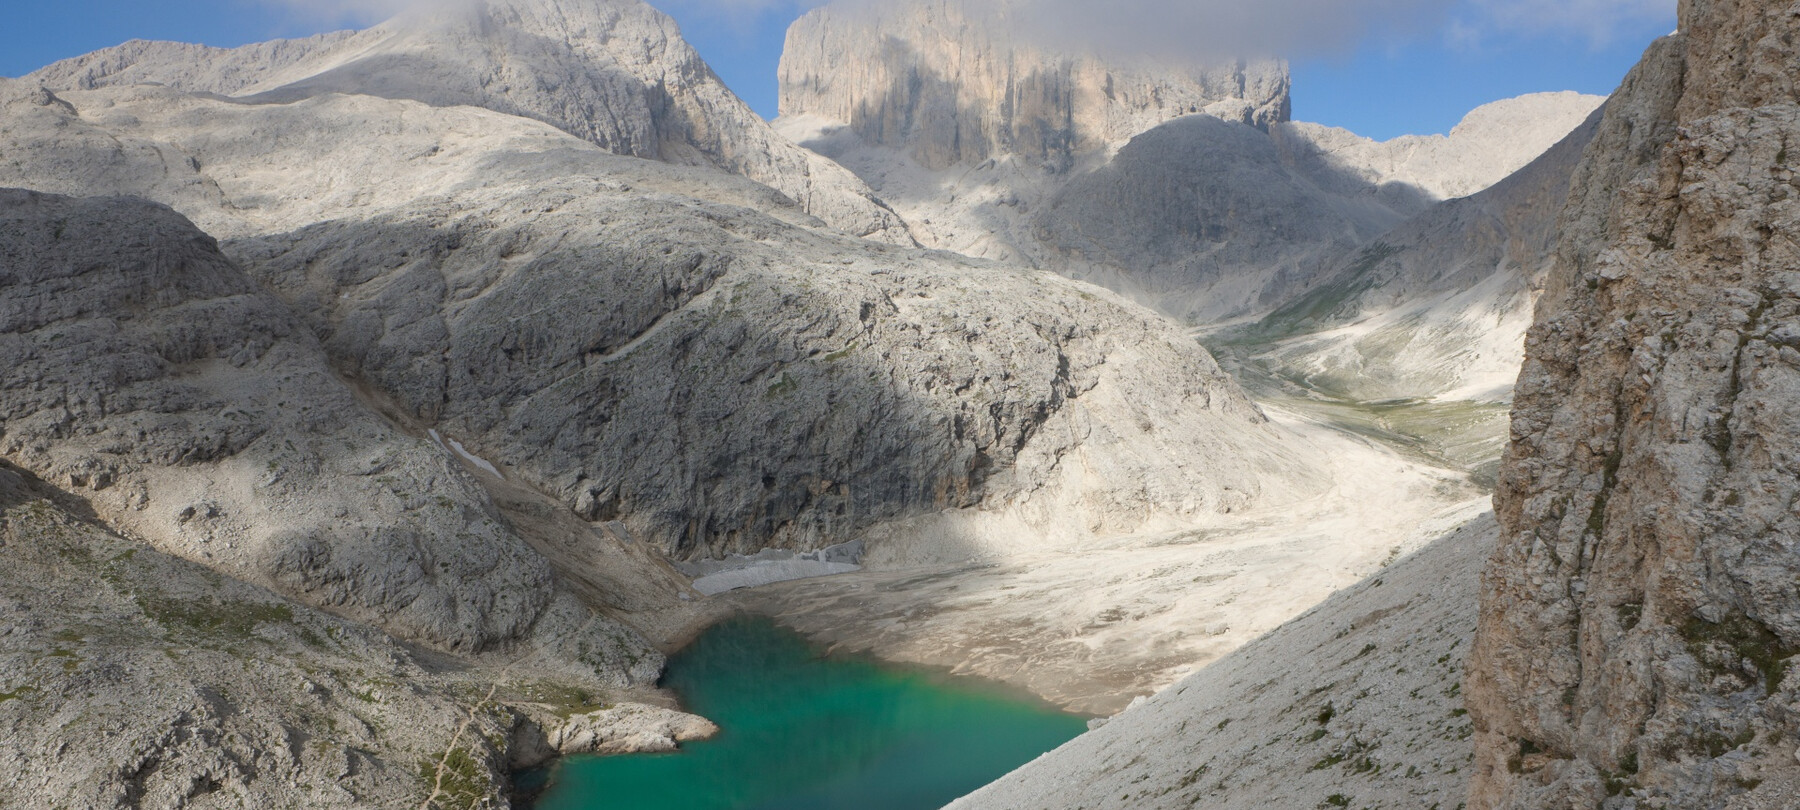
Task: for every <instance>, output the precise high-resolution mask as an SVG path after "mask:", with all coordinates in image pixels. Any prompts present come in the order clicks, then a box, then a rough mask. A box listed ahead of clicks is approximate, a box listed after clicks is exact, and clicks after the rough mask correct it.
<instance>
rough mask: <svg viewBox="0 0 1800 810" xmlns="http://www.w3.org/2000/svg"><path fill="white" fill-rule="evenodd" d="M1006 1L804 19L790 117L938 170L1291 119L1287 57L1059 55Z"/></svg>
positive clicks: (790, 72) (792, 40)
mask: <svg viewBox="0 0 1800 810" xmlns="http://www.w3.org/2000/svg"><path fill="white" fill-rule="evenodd" d="M1008 10H1009V6H1008V4H1005V3H1001V4H993V3H986V4H984V3H974V2H968V0H921V2H909V3H901V4H892V5H888V4H881V5H877V4H860V5H857V4H839V5H836V6H826V7H823V8H818V9H814V10H812V11H810V12H808V13H807V14H806V15H805V16H803V17H801V18H800V19H799V20H798V21H796V22H795V23H794V24H793V25H792V26H791V27H790V28H789V29H788V33H787V42H786V46H785V47H784V48H783V50H782V54H781V65H780V69H779V74H778V75H779V81H780V87H781V115H782V116H783V117H805V116H813V117H817V118H821V119H825V120H831V121H838V122H842V123H843V124H845V125H846V126H847V127H848V129H849V131H850V132H852V133H854V134H855V135H856V136H858V137H859V138H860V139H862V140H863V141H864V142H866V143H869V144H872V145H878V146H886V147H890V148H893V149H897V150H900V151H903V152H905V153H906V154H907V155H908V156H910V157H911V158H912V159H913V160H914V161H916V162H917V163H918V164H919V165H920V166H923V167H924V168H926V169H929V170H941V169H946V168H949V167H951V166H954V165H957V164H965V165H970V166H973V165H975V164H979V163H981V162H982V161H985V160H988V159H990V158H1001V157H1005V156H1016V157H1018V158H1019V159H1021V160H1023V161H1025V162H1026V163H1029V164H1031V165H1034V166H1043V167H1045V168H1046V169H1048V170H1050V171H1053V172H1054V171H1063V170H1066V169H1068V168H1069V167H1070V166H1071V165H1072V163H1073V161H1074V159H1075V157H1076V156H1077V155H1079V154H1081V153H1084V152H1090V151H1093V150H1095V149H1099V148H1103V147H1105V146H1107V145H1109V144H1115V143H1118V142H1121V141H1124V140H1126V139H1129V138H1130V137H1132V136H1133V135H1136V134H1137V133H1139V132H1143V131H1144V130H1146V129H1149V128H1151V127H1153V126H1155V125H1157V124H1160V123H1162V122H1164V121H1168V120H1170V119H1172V118H1176V117H1179V116H1182V115H1187V114H1191V113H1197V112H1201V111H1206V112H1208V113H1209V114H1212V115H1215V116H1218V117H1220V118H1223V119H1227V120H1233V121H1239V122H1242V123H1245V124H1249V125H1252V126H1256V127H1260V128H1262V129H1265V130H1266V129H1267V128H1268V127H1269V126H1270V125H1272V124H1275V123H1277V122H1280V121H1285V120H1287V105H1288V76H1287V66H1286V64H1285V63H1282V62H1279V61H1273V60H1265V61H1259V62H1250V63H1236V64H1232V63H1226V64H1220V65H1217V66H1211V67H1200V68H1196V67H1186V66H1171V65H1162V66H1149V65H1146V66H1129V65H1120V64H1109V63H1108V62H1107V61H1106V60H1103V59H1100V58H1097V57H1092V56H1082V55H1069V54H1063V53H1058V52H1054V51H1048V50H1046V49H1045V48H1043V47H1042V46H1040V45H1037V44H1035V43H1033V42H1032V41H1030V40H1029V39H1027V38H1025V37H1023V36H1021V35H1019V34H1018V33H1017V32H1014V31H1012V30H1011V28H1010V27H1009V26H1008V25H1007V24H1006V23H1005V21H1004V20H1005V17H1006V14H1007V12H1008Z"/></svg>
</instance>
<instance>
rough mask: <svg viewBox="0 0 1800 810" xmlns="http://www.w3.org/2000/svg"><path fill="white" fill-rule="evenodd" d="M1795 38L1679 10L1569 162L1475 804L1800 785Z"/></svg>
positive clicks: (1531, 366)
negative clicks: (1570, 177) (1793, 667)
mask: <svg viewBox="0 0 1800 810" xmlns="http://www.w3.org/2000/svg"><path fill="white" fill-rule="evenodd" d="M1797 33H1800V16H1796V11H1795V10H1794V9H1793V8H1791V7H1789V6H1788V5H1787V4H1768V3H1751V2H1729V1H1727V2H1718V1H1716V0H1690V2H1686V3H1683V4H1682V18H1681V28H1680V32H1679V33H1678V34H1677V35H1674V36H1671V37H1669V38H1667V39H1665V40H1663V41H1661V42H1659V43H1657V44H1656V45H1654V46H1653V47H1652V48H1651V49H1650V51H1649V52H1648V53H1647V54H1646V55H1645V58H1644V60H1643V62H1642V63H1641V64H1640V65H1639V66H1638V68H1637V69H1636V70H1635V71H1634V72H1633V73H1632V75H1631V76H1630V77H1629V78H1628V79H1627V80H1626V82H1625V84H1624V86H1623V87H1621V89H1620V91H1619V93H1618V94H1616V95H1615V96H1614V99H1613V101H1612V102H1611V103H1610V104H1609V105H1608V109H1607V112H1606V117H1605V120H1604V121H1603V122H1602V124H1601V127H1600V130H1599V132H1598V133H1597V134H1596V136H1595V138H1594V141H1593V144H1592V145H1591V146H1590V147H1589V148H1588V151H1587V154H1586V157H1585V159H1584V162H1583V164H1582V166H1581V168H1580V170H1579V171H1578V172H1577V173H1576V176H1575V179H1574V183H1573V191H1572V193H1571V196H1570V202H1569V207H1568V209H1567V211H1566V212H1565V215H1564V219H1563V237H1562V242H1561V244H1560V246H1559V248H1558V253H1557V263H1556V265H1555V268H1554V269H1553V270H1552V272H1551V273H1550V275H1549V278H1548V281H1547V284H1546V289H1545V292H1544V299H1543V302H1542V304H1541V305H1540V309H1539V317H1538V322H1537V324H1536V325H1535V326H1534V327H1533V328H1532V331H1531V333H1530V336H1529V338H1528V344H1527V355H1526V363H1525V368H1524V371H1523V373H1522V374H1521V375H1520V378H1519V386H1518V390H1517V394H1516V399H1515V401H1516V403H1517V404H1516V408H1515V416H1514V425H1513V443H1512V445H1511V447H1510V448H1509V449H1508V451H1507V456H1506V460H1505V465H1504V467H1503V469H1502V474H1501V479H1500V488H1499V492H1498V493H1497V495H1496V498H1495V504H1496V508H1497V512H1498V515H1499V518H1500V523H1501V527H1502V534H1501V540H1500V545H1499V548H1498V550H1497V552H1496V553H1495V555H1494V558H1493V560H1492V563H1491V565H1490V567H1489V569H1488V572H1487V574H1486V576H1485V579H1484V583H1483V596H1482V616H1481V628H1480V632H1479V635H1478V638H1477V646H1476V652H1475V655H1474V657H1473V659H1472V661H1471V662H1470V669H1469V688H1468V694H1469V708H1470V709H1471V711H1472V713H1473V716H1474V718H1475V721H1476V728H1477V771H1476V776H1475V780H1474V784H1473V787H1472V795H1471V801H1470V806H1471V807H1474V808H1482V810H1486V808H1502V807H1506V808H1528V807H1529V808H1540V807H1596V806H1598V807H1605V808H1625V807H1638V808H1652V807H1654V808H1665V807H1666V808H1676V807H1680V808H1727V807H1731V808H1750V807H1789V806H1794V805H1795V803H1796V801H1797V797H1800V793H1797V789H1800V766H1797V765H1796V762H1795V753H1794V746H1795V740H1796V739H1800V718H1797V716H1796V715H1795V713H1794V707H1795V705H1796V703H1797V702H1800V683H1796V681H1795V680H1794V678H1792V677H1790V675H1789V669H1790V662H1789V658H1790V656H1792V655H1793V654H1794V653H1795V652H1796V650H1800V598H1797V597H1796V595H1795V591H1794V583H1795V581H1796V578H1797V576H1800V570H1796V569H1800V557H1797V556H1796V555H1795V554H1794V551H1793V549H1794V545H1795V543H1796V542H1797V541H1800V517H1797V516H1796V513H1795V511H1794V505H1795V498H1796V496H1797V495H1800V461H1797V460H1796V456H1795V444H1796V437H1800V405H1797V404H1796V403H1800V397H1797V396H1796V393H1797V392H1800V275H1797V274H1796V268H1800V253H1797V252H1796V247H1795V244H1794V242H1793V240H1792V238H1791V236H1792V234H1793V233H1794V232H1795V231H1796V228H1800V219H1797V217H1796V209H1795V198H1794V189H1793V178H1794V174H1793V169H1792V168H1791V166H1790V161H1789V150H1790V149H1791V148H1792V146H1791V145H1792V144H1793V143H1795V142H1796V136H1800V107H1796V104H1795V102H1796V96H1795V87H1796V82H1797V81H1800V68H1797V67H1796V66H1797V65H1800V61H1797V60H1796V52H1795V51H1796V48H1795V45H1794V38H1795V36H1796V34H1797Z"/></svg>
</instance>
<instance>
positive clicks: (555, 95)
mask: <svg viewBox="0 0 1800 810" xmlns="http://www.w3.org/2000/svg"><path fill="white" fill-rule="evenodd" d="M27 81H28V82H33V83H37V84H40V85H43V86H46V87H48V88H49V89H51V90H53V91H63V90H76V89H82V90H87V89H94V88H98V87H107V86H118V85H131V84H145V83H156V84H163V85H168V86H170V87H174V88H177V89H180V90H183V91H187V92H193V93H214V94H219V95H224V96H229V97H232V98H235V99H238V100H240V101H243V102H246V103H252V104H274V103H288V102H293V101H297V100H300V99H304V98H310V97H314V96H320V95H324V94H329V93H348V94H356V95H368V96H377V97H381V98H390V99H408V100H413V101H421V102H424V103H427V104H430V105H432V106H436V107H444V106H453V105H469V106H475V107H482V108H486V109H490V110H495V111H497V112H501V113H506V114H508V115H518V116H523V117H526V118H532V119H535V120H538V121H543V122H545V123H548V124H550V125H552V126H554V127H557V128H558V129H561V130H563V131H565V132H568V133H570V134H572V135H575V136H576V137H579V138H582V139H583V140H586V141H589V142H591V143H594V144H596V145H598V146H600V147H601V148H603V149H606V150H607V151H610V152H613V153H615V154H620V155H630V156H633V157H642V158H649V159H653V160H662V161H666V162H670V163H676V164H682V165H712V166H715V167H718V168H721V169H724V170H726V171H729V172H733V173H736V174H740V175H743V176H745V177H749V178H750V179H752V180H755V181H757V182H759V183H763V184H765V185H768V186H770V187H772V188H775V189H776V190H778V191H780V192H782V193H783V194H786V195H787V196H788V197H790V198H792V199H793V200H795V201H796V202H798V203H799V204H800V206H801V207H802V208H803V209H805V210H806V211H807V212H808V213H811V214H813V215H814V216H817V217H819V218H820V219H822V220H824V221H825V222H827V223H828V224H830V225H831V226H832V227H834V228H838V229H840V230H843V231H846V232H848V233H850V234H852V235H855V236H868V237H870V238H873V239H877V240H879V241H885V242H893V243H896V244H911V243H912V240H911V238H910V237H909V236H908V235H907V230H906V225H905V223H903V222H901V221H900V219H899V217H897V216H896V215H895V214H894V213H893V212H892V211H890V210H888V209H887V207H886V206H885V205H884V204H883V203H882V202H881V201H880V200H877V199H875V198H874V196H873V195H872V194H871V193H870V192H869V190H868V188H867V187H866V186H865V185H863V183H862V182H861V181H859V180H857V179H856V177H855V176H853V175H851V174H850V173H849V172H848V171H846V170H844V169H843V168H842V167H840V166H837V165H836V164H833V163H832V162H831V161H829V160H826V159H823V158H821V157H820V156H818V155H816V154H814V153H812V152H809V151H807V150H804V149H801V148H799V147H797V146H795V145H794V144H792V143H789V142H787V141H786V140H784V139H783V138H782V137H781V136H779V135H777V134H775V132H774V131H773V130H772V129H770V128H769V125H768V124H767V123H765V122H764V121H763V120H762V118H761V117H759V116H757V115H756V113H755V112H753V111H752V110H751V109H750V108H749V107H748V106H747V105H745V104H744V103H743V101H742V100H740V99H739V98H738V97H737V96H735V95H733V94H732V93H731V91H730V90H729V89H727V88H726V87H725V85H724V84H723V83H721V82H720V81H719V79H718V77H717V76H716V75H714V74H713V71H712V68H710V67H709V66H707V64H706V63H705V61H703V60H702V59H701V58H700V55H699V54H698V53H696V52H695V51H694V49H693V48H692V47H691V46H689V45H688V43H687V42H686V41H685V40H683V39H682V38H681V33H680V30H679V29H678V28H677V26H676V25H675V22H674V21H673V20H671V19H669V17H668V16H667V15H664V14H663V13H662V12H660V11H657V10H655V9H653V8H651V7H650V6H648V5H646V4H644V3H641V2H637V0H479V2H467V3H449V4H439V5H433V6H430V7H421V8H418V9H415V10H414V11H411V12H408V13H405V14H402V15H401V16H399V17H397V18H395V19H393V20H390V21H388V22H385V23H383V24H381V25H378V26H375V27H374V28H370V29H368V30H366V31H359V32H340V33H333V34H323V35H320V36H316V37H311V38H308V39H299V40H283V41H277V42H267V43H261V44H255V45H247V46H244V47H242V48H236V49H229V50H227V49H220V48H208V47H204V46H200V45H189V44H184V43H175V42H146V41H134V42H128V43H126V44H124V45H120V46H118V47H116V48H108V49H106V50H102V51H97V52H95V53H92V54H88V55H86V56H82V57H78V58H75V59H71V60H67V61H64V62H59V63H57V64H54V65H51V66H49V67H46V68H44V69H43V70H40V71H37V72H36V73H33V74H32V75H31V76H30V77H28V78H27Z"/></svg>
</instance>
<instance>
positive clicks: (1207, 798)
mask: <svg viewBox="0 0 1800 810" xmlns="http://www.w3.org/2000/svg"><path fill="white" fill-rule="evenodd" d="M1494 535H1495V527H1494V521H1493V518H1492V516H1491V515H1482V516H1481V517H1480V518H1477V519H1476V520H1474V521H1473V522H1472V523H1470V524H1469V525H1466V526H1464V527H1462V528H1460V529H1458V530H1456V531H1454V532H1452V533H1450V534H1447V535H1445V536H1443V537H1441V538H1439V539H1437V540H1435V541H1434V542H1432V543H1431V544H1430V545H1429V546H1427V547H1426V548H1424V549H1423V550H1421V551H1419V552H1418V553H1416V554H1413V555H1410V556H1408V557H1406V558H1403V559H1401V560H1398V561H1395V562H1394V563H1392V564H1391V565H1389V566H1387V567H1386V568H1384V569H1382V570H1381V571H1380V572H1378V573H1377V574H1375V575H1374V576H1372V577H1370V578H1369V579H1368V580H1365V581H1363V582H1361V583H1359V584H1357V585H1355V586H1352V587H1349V588H1346V589H1344V590H1342V591H1340V592H1338V593H1336V594H1334V595H1333V596H1332V597H1331V598H1330V599H1327V600H1326V601H1324V602H1323V603H1321V604H1319V605H1318V606H1317V607H1315V608H1313V609H1311V610H1308V611H1306V612H1305V613H1303V614H1301V615H1300V616H1298V617H1295V618H1294V619H1293V620H1292V621H1290V622H1287V623H1286V624H1283V625H1282V626H1281V627H1279V628H1277V629H1275V630H1273V631H1272V632H1270V633H1269V634H1267V635H1266V636H1263V637H1262V638H1259V639H1257V640H1255V641H1253V642H1251V643H1249V644H1246V645H1244V646H1243V647H1242V648H1240V649H1238V650H1237V651H1236V652H1233V653H1232V654H1230V655H1229V656H1226V657H1224V658H1222V659H1220V660H1218V661H1215V662H1213V663H1212V664H1210V665H1208V666H1207V667H1206V668H1205V669H1202V670H1200V671H1199V672H1196V673H1194V674H1193V675H1190V676H1188V677H1187V678H1186V679H1184V680H1182V681H1180V682H1179V683H1176V684H1175V685H1173V686H1170V687H1168V688H1167V689H1164V690H1162V691H1161V692H1158V693H1157V694H1155V695H1153V696H1151V697H1150V698H1149V699H1148V700H1144V699H1142V698H1140V701H1141V702H1140V703H1134V704H1133V705H1132V706H1131V707H1130V708H1127V709H1125V710H1124V711H1123V712H1122V713H1120V714H1118V715H1116V716H1114V717H1112V718H1111V719H1109V720H1107V721H1105V722H1104V723H1103V724H1101V725H1100V726H1099V727H1098V728H1096V729H1094V730H1092V731H1089V732H1088V733H1087V734H1083V735H1082V736H1080V737H1077V738H1075V739H1074V740H1071V741H1070V742H1068V743H1066V744H1064V745H1063V746H1062V747H1061V748H1058V749H1056V750H1055V751H1052V752H1050V753H1049V754H1046V755H1044V756H1042V757H1039V758H1038V759H1036V760H1034V761H1032V762H1030V763H1028V764H1026V765H1024V766H1023V767H1021V768H1019V769H1018V770H1016V771H1013V772H1012V773H1010V774H1007V775H1006V776H1005V777H1003V778H1001V779H999V780H996V781H995V782H993V783H992V784H989V785H987V786H985V787H983V788H982V789H980V790H978V791H976V792H974V793H972V794H970V795H968V796H965V797H963V798H961V799H958V800H957V801H956V802H954V803H952V804H951V805H950V806H949V810H984V809H985V808H992V810H1013V808H1023V807H1030V808H1040V810H1062V809H1063V808H1093V807H1109V808H1110V807H1116V808H1125V807H1130V808H1143V809H1144V810H1162V809H1163V808H1168V809H1169V810H1174V809H1175V808H1190V807H1206V808H1218V810H1258V809H1259V808H1270V807H1276V808H1316V807H1326V808H1329V807H1333V806H1341V807H1432V806H1437V807H1455V806H1456V804H1457V802H1459V801H1461V799H1462V797H1463V795H1464V793H1465V791H1466V789H1467V786H1468V778H1469V765H1470V761H1471V759H1472V757H1473V754H1474V750H1473V749H1474V745H1473V743H1472V742H1471V740H1470V739H1469V732H1470V727H1469V720H1468V718H1467V717H1465V716H1464V714H1465V713H1464V712H1463V711H1462V709H1461V708H1460V704H1461V702H1462V701H1461V675H1462V668H1463V661H1464V659H1465V657H1466V656H1467V655H1468V652H1469V645H1468V643H1467V641H1468V637H1469V634H1470V633H1471V632H1473V631H1474V628H1475V613H1476V610H1475V606H1476V599H1477V590H1478V587H1477V582H1478V575H1479V572H1480V570H1481V565H1482V563H1483V562H1484V561H1485V560H1486V558H1487V554H1488V552H1489V551H1490V550H1491V549H1492V548H1493V543H1494Z"/></svg>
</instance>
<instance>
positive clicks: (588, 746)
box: [549, 703, 719, 754]
mask: <svg viewBox="0 0 1800 810" xmlns="http://www.w3.org/2000/svg"><path fill="white" fill-rule="evenodd" d="M717 733H719V727H718V726H716V725H713V723H712V721H710V720H707V719H706V718H703V717H696V716H694V715H691V714H687V713H684V712H678V711H675V710H673V709H665V708H661V707H658V706H645V705H643V704H639V703H626V704H621V705H618V706H611V707H608V708H605V709H601V710H599V711H596V712H589V713H587V714H578V715H575V716H573V717H570V718H569V719H568V721H567V722H565V723H564V724H563V725H561V726H559V727H557V728H555V729H554V730H552V731H551V732H550V734H549V743H550V745H551V747H553V748H555V749H556V751H557V752H558V753H561V754H630V753H666V752H669V751H674V750H676V749H678V748H680V747H681V743H684V742H692V741H694V740H704V739H707V738H709V737H711V736H713V735H714V734H717Z"/></svg>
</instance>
